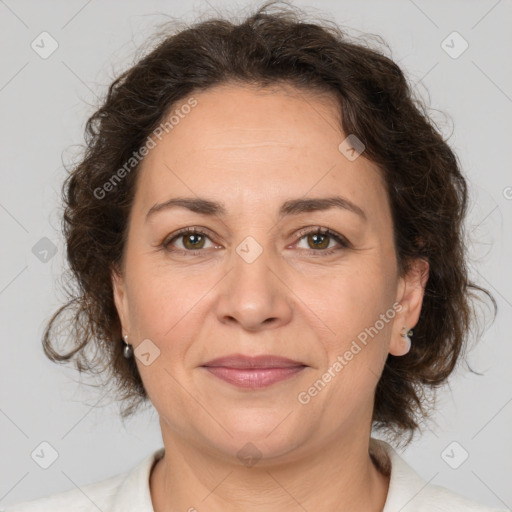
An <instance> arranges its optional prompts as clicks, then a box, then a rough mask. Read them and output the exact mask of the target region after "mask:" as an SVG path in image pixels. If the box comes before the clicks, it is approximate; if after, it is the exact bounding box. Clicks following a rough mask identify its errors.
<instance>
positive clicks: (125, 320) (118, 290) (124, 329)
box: [111, 268, 130, 336]
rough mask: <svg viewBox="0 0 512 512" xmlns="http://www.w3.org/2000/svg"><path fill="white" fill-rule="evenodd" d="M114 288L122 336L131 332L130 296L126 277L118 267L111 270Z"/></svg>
mask: <svg viewBox="0 0 512 512" xmlns="http://www.w3.org/2000/svg"><path fill="white" fill-rule="evenodd" d="M111 280H112V290H113V294H114V303H115V305H116V309H117V314H118V315H119V320H120V321H121V336H123V335H124V334H129V333H130V325H129V318H130V317H129V315H128V297H127V293H126V283H125V278H124V276H123V274H122V272H121V271H120V270H118V269H117V268H114V269H112V271H111Z"/></svg>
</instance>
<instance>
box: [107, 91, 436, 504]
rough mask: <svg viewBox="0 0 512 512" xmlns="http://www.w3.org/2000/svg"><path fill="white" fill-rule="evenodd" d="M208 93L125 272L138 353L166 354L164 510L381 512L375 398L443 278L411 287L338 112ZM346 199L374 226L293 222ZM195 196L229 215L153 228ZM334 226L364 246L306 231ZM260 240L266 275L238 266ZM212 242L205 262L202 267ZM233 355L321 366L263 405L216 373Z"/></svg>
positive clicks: (177, 132)
mask: <svg viewBox="0 0 512 512" xmlns="http://www.w3.org/2000/svg"><path fill="white" fill-rule="evenodd" d="M193 96H194V98H196V100H197V102H198V103H197V106H196V107H194V108H193V109H192V110H191V112H190V113H189V114H187V115H186V116H184V118H183V119H180V121H179V124H177V125H176V126H175V127H174V128H173V129H172V130H171V131H169V133H168V134H166V135H165V136H164V137H163V138H162V140H161V141H160V142H159V143H158V145H157V146H156V147H155V148H154V149H152V150H151V151H150V153H149V154H148V155H147V156H146V157H145V159H144V161H143V162H142V166H141V168H139V170H138V171H137V172H138V173H139V174H138V183H137V189H136V194H135V198H134V204H133V207H132V210H131V215H130V223H129V232H128V240H127V245H126V247H125V255H124V256H125V258H124V261H123V268H122V272H119V273H118V272H113V273H112V281H113V286H114V297H115V303H116V307H117V311H118V313H119V316H120V319H121V323H122V327H123V334H127V335H128V342H129V343H131V344H132V345H133V347H134V350H136V349H137V347H138V345H139V344H140V343H141V342H142V340H145V339H149V340H151V342H152V343H153V344H154V345H152V346H156V347H158V350H159V351H160V354H159V356H158V357H157V358H156V359H154V361H153V362H152V363H151V364H149V365H148V366H146V365H144V364H142V363H141V361H140V360H139V359H138V358H137V365H138V368H139V371H140V374H141V377H142V380H143V382H144V385H145V388H146V390H147V392H148V394H149V397H150V400H151V401H152V403H153V405H154V407H155V408H156V410H157V412H158V414H159V417H160V426H161V430H162V438H163V442H164V446H165V456H164V457H163V459H161V460H160V461H159V462H158V463H157V464H156V465H155V466H154V468H153V470H152V472H151V477H150V489H151V497H152V501H153V506H154V509H155V511H156V512H160V511H164V510H165V511H178V510H179V511H186V510H190V511H193V510H197V511H201V510H208V511H210V512H216V511H223V512H230V511H235V510H236V511H239V510H244V511H246V512H255V511H261V512H262V511H265V512H272V511H280V512H282V511H296V510H301V506H302V507H303V508H304V509H305V510H325V511H334V510H336V511H351V512H357V511H366V512H368V511H381V510H382V508H383V506H384V503H385V500H386V495H387V491H388V485H389V479H388V477H386V476H385V475H383V474H381V473H380V472H379V471H378V470H377V468H376V467H375V465H374V464H373V463H372V461H371V459H370V457H369V452H368V450H369V440H370V433H371V418H372V410H373V400H374V393H375V387H376V385H377V382H378V378H379V376H380V375H381V373H382V369H383V366H384V364H385V361H386V358H387V356H388V354H392V355H394V356H396V357H399V356H400V355H403V353H404V352H405V351H406V347H405V344H404V338H402V337H401V336H400V334H401V333H402V332H404V329H403V327H406V328H407V329H410V328H413V327H414V326H415V325H416V323H417V321H418V318H419V314H420V310H421V304H422V300H423V293H424V288H425V284H426V281H427V279H428V264H427V263H426V262H424V261H422V260H418V261H417V262H416V264H415V265H414V266H413V267H412V269H411V271H410V272H409V273H408V274H407V275H406V276H402V277H400V276H399V275H398V272H397V261H396V254H395V248H394V245H393V226H392V219H391V212H390V208H389V202H388V197H387V194H386V191H385V188H384V182H383V179H382V177H381V173H380V171H379V169H378V168H377V167H376V166H375V165H374V164H373V163H371V162H370V161H368V160H367V159H365V158H364V153H363V154H362V155H361V156H359V157H358V158H357V159H355V160H354V161H350V160H349V159H347V158H346V157H345V156H344V155H343V154H342V153H341V152H340V150H339V149H338V146H339V144H340V142H341V141H343V140H344V139H345V137H346V135H345V134H343V133H342V132H341V130H340V129H339V121H340V120H339V115H340V114H339V107H338V106H337V104H336V102H335V100H334V98H332V97H330V96H327V95H322V96H320V95H319V94H317V93H313V92H307V93H306V92H304V91H298V90H296V89H294V88H292V87H291V86H279V87H274V88H272V89H261V88H256V87H253V86H245V85H244V86H242V85H233V84H231V85H221V86H217V87H215V88H213V89H210V90H208V91H202V92H199V93H197V94H194V95H193ZM185 102H186V99H185V100H184V101H183V104H184V103H185ZM334 194H338V195H341V196H343V197H345V198H347V199H349V200H350V201H352V202H353V203H355V204H356V205H358V206H360V207H361V208H362V209H363V210H364V212H365V214H366V217H367V220H366V222H365V221H363V219H362V218H361V217H360V216H358V215H356V214H355V213H353V212H351V211H348V210H341V209H336V208H332V209H329V210H325V211H315V212H306V213H301V214H299V215H292V216H288V217H285V218H283V219H279V218H278V216H277V212H278V209H279V207H280V206H281V204H282V203H283V202H284V201H286V200H289V199H296V198H304V197H307V198H314V197H327V196H332V195H334ZM178 196H186V197H196V196H199V197H205V198H208V199H213V200H217V201H220V202H222V203H224V205H225V208H226V210H227V212H228V213H227V215H226V216H224V217H220V216H208V215H203V214H198V213H194V212H191V211H189V210H187V209H185V208H174V209H170V210H163V211H161V212H159V213H157V214H155V215H154V216H151V217H150V220H149V221H148V222H146V221H145V216H146V213H147V212H148V210H149V209H150V208H151V207H152V206H153V205H154V204H156V203H161V202H164V201H166V200H168V199H170V198H171V197H178ZM194 226H195V227H202V228H206V229H207V230H209V234H207V235H206V236H205V237H203V238H202V239H201V238H199V241H200V243H197V242H196V244H195V245H194V243H193V242H195V241H196V240H197V239H195V240H194V238H193V237H192V240H191V237H190V235H184V236H181V237H179V238H177V239H175V240H174V241H173V243H172V244H171V245H170V246H169V247H168V249H170V250H169V251H166V250H165V249H164V248H162V247H161V246H159V245H160V244H162V243H163V242H165V241H169V240H170V239H171V238H172V236H170V235H173V233H175V232H176V231H178V230H179V229H181V228H184V227H194ZM318 226H320V227H328V228H330V229H331V230H333V231H335V232H336V233H339V234H340V235H343V236H344V237H346V238H347V239H348V240H349V241H350V243H351V246H350V247H349V248H344V247H342V246H341V245H340V244H339V243H338V242H337V241H336V240H335V239H333V238H330V237H327V238H326V240H324V239H320V240H318V241H317V240H315V239H314V237H313V236H312V235H309V236H307V235H301V234H298V232H299V231H300V230H301V229H302V228H315V227H318ZM248 236H251V237H253V238H254V239H255V240H256V241H257V243H258V244H259V246H260V247H261V248H262V250H263V252H262V253H261V255H260V256H259V257H258V258H256V259H255V261H253V262H252V263H248V262H247V261H245V260H244V259H243V258H242V257H241V256H240V255H239V254H238V253H237V252H236V249H237V247H238V246H239V245H240V243H241V242H242V241H243V240H244V239H245V238H246V237H248ZM318 245H320V248H317V247H318ZM197 246H198V247H199V249H196V250H197V251H202V252H201V254H202V256H200V255H196V256H194V255H190V253H191V252H192V251H193V250H194V248H195V247H197ZM331 248H338V249H339V250H337V251H336V252H334V253H333V254H331V255H328V256H322V255H321V251H324V252H325V251H326V250H329V249H331ZM172 249H175V250H176V251H179V250H181V251H189V254H180V253H178V252H174V253H173V252H172ZM395 302H398V303H400V304H401V306H402V307H401V309H400V311H399V312H396V314H395V316H394V318H393V319H392V320H391V321H389V322H388V323H386V324H385V326H384V328H382V329H381V330H380V331H379V332H378V334H377V335H376V336H374V337H373V338H370V341H369V343H368V344H367V345H366V346H365V347H364V348H363V349H362V350H361V352H360V353H358V354H357V355H356V356H354V358H353V359H352V360H351V361H349V362H348V364H346V366H345V367H344V368H343V370H342V371H341V372H339V375H337V376H336V377H335V378H333V379H332V380H331V381H330V382H329V383H328V384H327V385H326V386H325V388H324V389H323V390H322V391H321V392H320V393H318V394H317V395H316V396H315V397H313V398H311V400H310V402H309V403H307V404H301V403H300V402H299V401H298V399H297V396H298V394H299V393H300V392H301V391H307V390H308V388H310V387H311V386H312V384H313V383H314V382H315V381H317V380H318V379H319V378H321V376H322V374H324V372H326V371H327V369H328V368H329V367H331V366H332V364H333V363H334V362H335V361H336V358H337V357H338V356H339V355H343V354H344V353H345V352H346V351H347V350H348V349H349V347H350V345H351V343H352V341H353V340H355V339H357V335H358V334H359V333H361V332H362V331H364V329H365V328H368V327H370V326H373V325H374V324H375V322H376V321H377V320H378V319H379V315H381V314H383V313H386V312H387V311H390V310H391V311H393V308H392V305H393V304H394V303H395ZM232 353H241V354H246V355H260V354H275V355H280V356H284V357H288V358H290V359H295V360H298V361H301V362H303V363H304V364H306V365H308V367H307V368H306V369H305V370H303V371H302V372H300V373H299V374H297V375H295V376H294V377H292V378H290V379H287V380H284V381H281V382H278V383H276V384H274V385H272V386H270V387H267V388H263V389H260V390H256V391H252V390H245V389H240V388H238V387H235V386H233V385H231V384H228V383H226V382H224V381H222V380H220V379H218V378H216V377H214V376H213V375H211V374H210V373H209V372H207V371H205V369H204V368H201V367H200V366H201V365H202V364H204V363H205V362H207V361H208V360H211V359H213V358H216V357H220V356H225V355H228V354H232ZM249 442H250V443H252V444H253V445H254V446H255V447H256V448H257V450H258V453H259V456H260V458H259V459H258V460H257V462H256V463H255V464H254V465H252V466H251V467H249V466H248V465H244V463H242V462H241V460H240V459H239V458H238V457H237V453H238V452H239V450H241V449H242V447H244V446H245V445H246V443H249Z"/></svg>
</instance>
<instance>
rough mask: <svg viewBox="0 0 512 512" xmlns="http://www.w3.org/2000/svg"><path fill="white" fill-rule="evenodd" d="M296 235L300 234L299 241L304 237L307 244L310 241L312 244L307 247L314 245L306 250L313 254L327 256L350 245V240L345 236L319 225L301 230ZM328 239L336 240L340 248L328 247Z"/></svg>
mask: <svg viewBox="0 0 512 512" xmlns="http://www.w3.org/2000/svg"><path fill="white" fill-rule="evenodd" d="M298 235H299V236H300V239H299V242H300V240H302V239H303V238H305V239H306V243H308V245H309V242H310V241H311V242H312V245H309V247H314V249H313V250H310V251H308V252H309V254H312V255H314V256H328V255H330V254H333V253H335V252H337V251H340V250H342V249H347V248H349V247H350V242H349V241H348V240H347V239H346V238H345V237H343V236H342V235H340V234H339V233H336V232H335V231H331V230H330V229H329V228H322V227H320V226H317V227H315V228H307V229H303V230H301V231H300V232H299V233H298ZM329 239H331V240H335V241H336V242H338V244H339V245H340V246H341V249H340V247H334V248H329V241H330V240H329ZM326 241H327V243H326ZM325 249H328V250H325Z"/></svg>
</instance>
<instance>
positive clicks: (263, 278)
mask: <svg viewBox="0 0 512 512" xmlns="http://www.w3.org/2000/svg"><path fill="white" fill-rule="evenodd" d="M270 253H271V251H270V250H268V251H265V250H263V252H261V254H260V255H259V256H258V257H256V259H254V260H252V258H245V256H244V253H243V251H242V252H240V254H242V256H240V255H239V254H238V253H237V254H234V257H233V258H232V259H233V264H232V267H231V270H230V272H229V273H228V275H227V276H226V277H225V278H224V279H223V282H222V283H221V293H220V296H219V300H218V303H217V316H218V319H219V321H220V322H223V323H233V324H234V323H237V324H240V326H241V327H243V328H244V329H246V330H248V331H258V330H262V329H266V328H277V327H281V326H283V325H285V324H286V323H288V322H290V320H291V318H292V312H293V309H292V301H291V293H292V292H291V291H290V289H289V287H288V286H287V285H286V283H285V282H284V280H283V278H282V277H281V276H279V269H278V268H277V267H278V263H276V261H275V259H274V260H273V259H272V257H271V254H270Z"/></svg>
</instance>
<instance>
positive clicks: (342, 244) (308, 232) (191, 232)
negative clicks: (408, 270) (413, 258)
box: [161, 226, 351, 256]
mask: <svg viewBox="0 0 512 512" xmlns="http://www.w3.org/2000/svg"><path fill="white" fill-rule="evenodd" d="M297 235H299V237H300V238H299V242H300V241H301V240H302V239H303V238H305V239H307V240H306V241H307V242H309V241H312V244H311V245H310V247H314V249H312V250H309V251H308V250H306V252H307V253H308V254H310V255H313V256H328V255H330V254H333V253H335V252H337V251H340V250H342V249H346V248H349V247H351V245H350V242H349V241H348V240H347V239H346V238H345V237H343V236H342V235H340V234H339V233H336V232H335V231H332V230H330V229H328V228H322V227H321V226H316V227H314V228H305V229H302V230H301V231H299V233H297ZM308 237H309V238H308ZM179 239H182V245H183V248H180V247H178V248H171V245H174V244H175V242H176V241H177V240H179ZM206 240H210V242H211V238H210V235H209V232H207V231H206V230H204V229H200V228H196V227H190V228H184V229H181V230H180V231H178V232H177V233H173V235H171V238H168V239H166V240H165V241H164V242H163V243H162V244H161V247H162V248H164V249H165V250H166V251H168V252H177V253H181V254H186V255H189V256H198V255H200V254H201V253H202V252H203V253H204V251H203V249H205V248H208V247H205V241H206ZM330 240H335V241H336V242H337V243H338V247H334V248H332V247H329V245H330V244H329V241H330ZM326 241H327V244H326ZM213 247H217V248H219V246H215V245H213ZM326 249H327V250H326Z"/></svg>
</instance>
